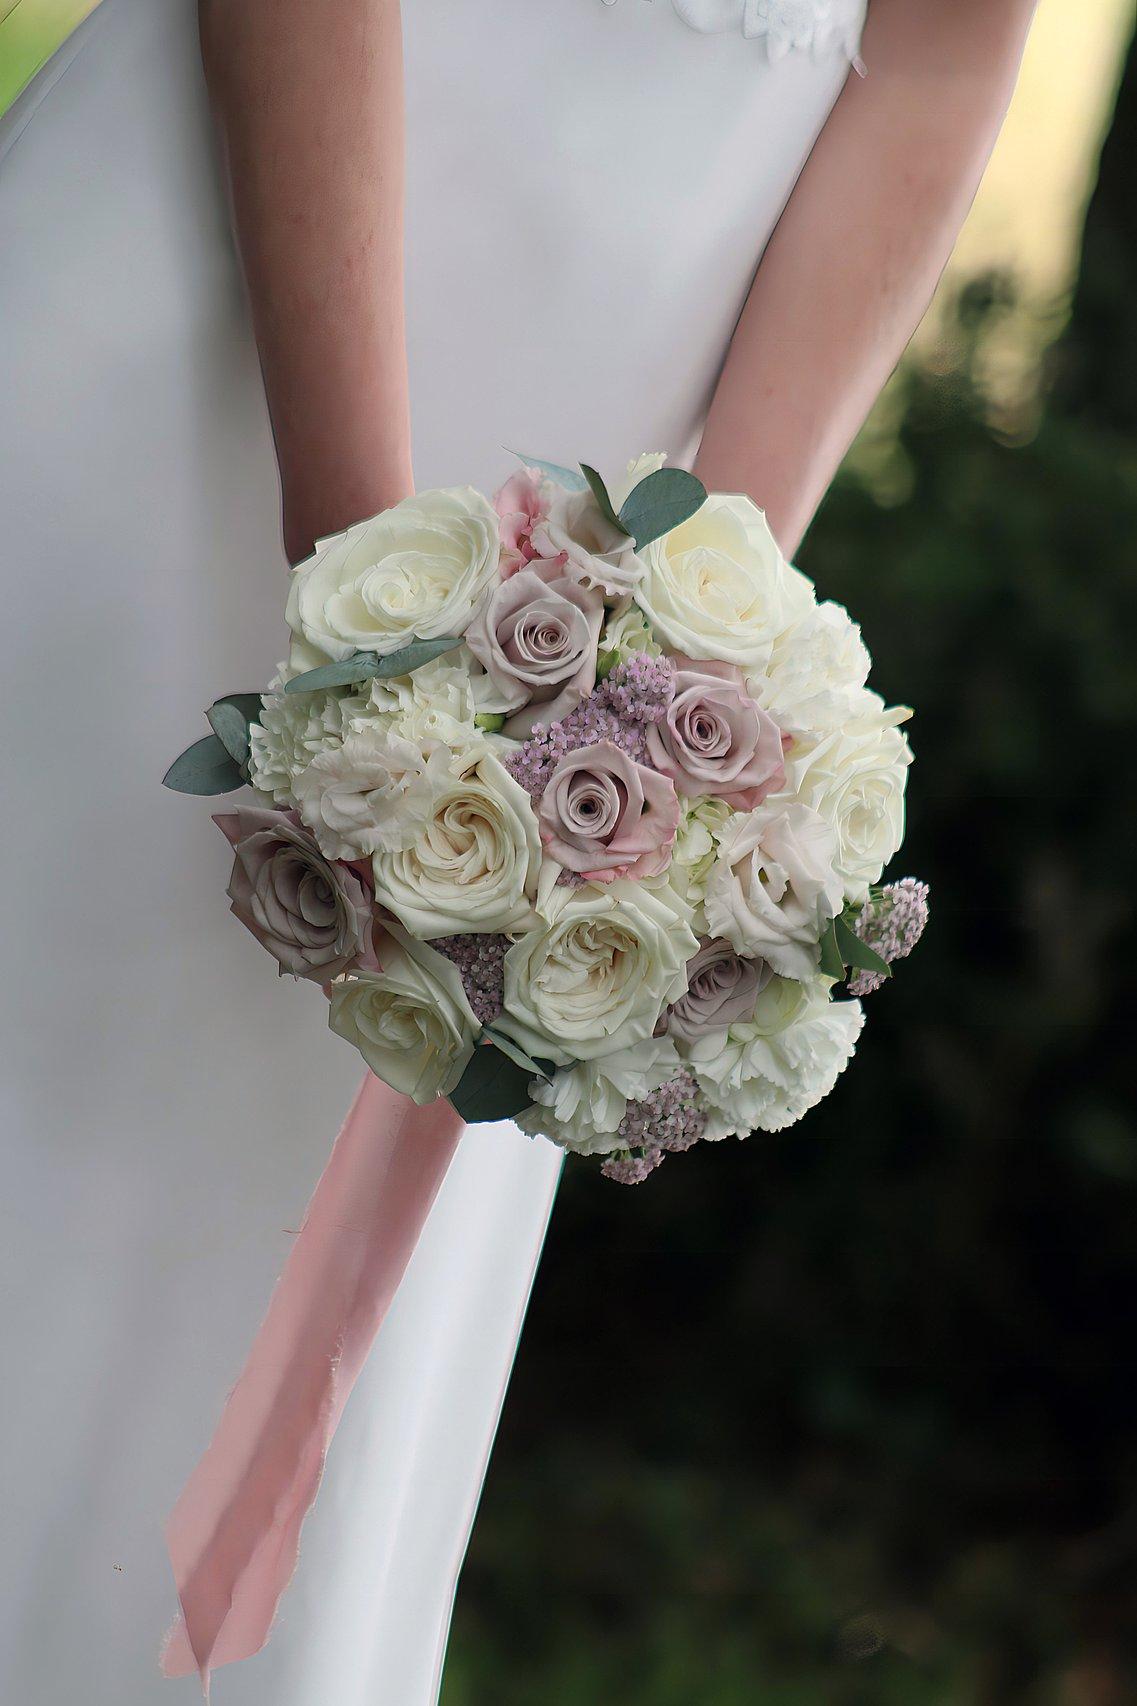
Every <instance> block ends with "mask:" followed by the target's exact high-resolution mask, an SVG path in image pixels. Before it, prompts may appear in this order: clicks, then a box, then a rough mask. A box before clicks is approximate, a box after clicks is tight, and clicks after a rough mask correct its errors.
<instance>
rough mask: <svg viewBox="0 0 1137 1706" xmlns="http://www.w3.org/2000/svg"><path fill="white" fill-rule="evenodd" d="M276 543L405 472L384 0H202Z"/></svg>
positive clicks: (397, 161) (391, 15) (324, 527)
mask: <svg viewBox="0 0 1137 1706" xmlns="http://www.w3.org/2000/svg"><path fill="white" fill-rule="evenodd" d="M200 12H201V31H202V50H203V57H204V61H205V67H206V76H207V79H208V82H209V88H210V94H211V97H212V101H213V106H214V110H215V113H216V116H217V122H218V127H219V130H220V134H221V139H222V145H223V151H224V157H225V164H226V168H227V171H228V176H229V182H230V187H231V193H232V200H233V212H234V218H235V221H236V226H237V232H238V237H239V241H240V247H241V254H242V257H243V260H244V265H245V271H246V275H247V278H248V284H249V292H250V296H251V299H252V307H253V321H254V326H255V330H256V337H257V345H258V348H259V350H260V356H261V365H262V367H263V370H264V378H265V390H266V392H267V395H268V403H269V411H270V414H271V417H272V425H273V432H274V435H275V438H276V447H277V458H278V461H279V464H280V475H281V485H282V490H283V502H284V534H285V547H286V549H287V551H288V554H289V556H290V558H292V559H293V560H294V561H295V560H296V559H298V558H299V557H301V556H304V555H306V554H307V552H308V551H309V550H310V549H311V547H312V544H313V541H314V540H315V539H316V538H318V537H319V536H320V535H321V534H324V533H328V532H331V531H334V530H336V529H338V528H341V527H343V526H345V525H346V524H347V523H349V522H352V521H356V520H358V519H359V518H360V517H361V516H364V515H371V514H374V513H375V512H376V511H377V510H379V509H382V508H383V507H385V506H386V505H387V504H390V503H393V502H396V501H397V500H398V499H399V498H401V497H404V496H405V495H406V493H407V492H408V491H410V489H411V484H412V475H411V458H410V427H409V409H408V403H407V374H406V355H405V337H404V317H403V276H402V270H403V269H402V260H403V91H402V46H401V39H400V17H399V4H398V0H352V4H351V5H344V4H343V0H201V4H200Z"/></svg>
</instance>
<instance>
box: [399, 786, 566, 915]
mask: <svg viewBox="0 0 1137 1706" xmlns="http://www.w3.org/2000/svg"><path fill="white" fill-rule="evenodd" d="M372 865H373V869H374V872H375V899H376V901H377V902H378V903H379V905H380V906H385V907H388V908H389V909H390V911H391V912H393V913H394V914H395V916H396V918H398V919H399V920H400V921H401V922H402V924H403V925H404V926H405V928H406V929H407V930H409V931H410V933H411V934H412V935H413V936H418V937H421V938H423V939H426V940H429V939H430V938H431V937H433V936H455V935H460V934H462V933H464V932H468V931H475V932H477V931H481V932H486V931H494V930H500V931H510V930H517V929H520V928H521V927H522V926H524V925H525V924H526V923H528V922H529V921H530V920H531V919H532V916H533V901H534V898H535V896H536V893H537V877H538V873H539V871H540V868H541V837H540V834H539V832H538V828H537V818H536V814H535V813H534V811H533V802H532V801H531V799H530V798H529V795H528V794H527V793H526V792H525V789H524V788H522V787H521V786H520V784H519V783H517V782H515V781H514V780H513V777H512V776H511V775H510V774H509V772H508V771H507V770H505V769H503V767H502V765H501V764H500V763H499V762H498V760H497V759H496V758H494V757H493V756H492V754H490V753H483V754H482V755H481V756H480V757H479V758H478V759H477V760H476V762H475V763H474V764H472V765H471V766H469V767H468V768H466V769H465V770H464V771H462V773H461V774H459V775H455V776H453V777H451V779H450V781H449V782H448V783H446V784H444V785H443V786H442V787H441V788H440V789H439V790H438V792H437V793H436V794H435V796H434V800H433V804H432V806H431V811H430V817H429V819H428V821H427V822H426V824H425V825H424V826H423V827H422V829H421V830H420V831H419V833H418V835H417V837H416V839H415V840H414V841H413V842H412V843H411V845H410V846H409V847H404V848H396V849H389V850H380V851H379V852H377V853H376V855H375V858H374V860H373V861H372Z"/></svg>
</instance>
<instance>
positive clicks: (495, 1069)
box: [449, 1045, 533, 1125]
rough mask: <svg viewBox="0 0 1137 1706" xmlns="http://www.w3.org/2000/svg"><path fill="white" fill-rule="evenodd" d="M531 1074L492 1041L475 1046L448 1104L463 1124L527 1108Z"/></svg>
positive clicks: (530, 1099) (507, 1114) (475, 1122)
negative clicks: (491, 1043) (460, 1117)
mask: <svg viewBox="0 0 1137 1706" xmlns="http://www.w3.org/2000/svg"><path fill="white" fill-rule="evenodd" d="M532 1078H533V1074H532V1072H530V1071H529V1069H528V1067H523V1066H518V1065H517V1064H516V1062H515V1061H512V1060H510V1059H509V1057H508V1056H507V1055H506V1054H505V1053H503V1051H502V1050H501V1049H499V1048H494V1047H493V1046H492V1045H490V1046H487V1047H485V1048H476V1049H475V1050H474V1054H473V1058H472V1059H471V1061H470V1064H469V1066H468V1067H467V1068H466V1070H465V1072H464V1073H463V1074H462V1076H461V1078H460V1079H459V1081H458V1084H457V1085H456V1086H455V1088H454V1089H453V1090H451V1092H450V1097H449V1100H450V1105H451V1107H453V1108H454V1109H455V1110H456V1111H457V1112H458V1113H459V1114H461V1116H462V1118H463V1119H464V1120H465V1121H466V1123H467V1125H477V1124H480V1123H481V1122H483V1121H487V1120H506V1119H510V1118H512V1116H513V1115H514V1114H519V1113H520V1112H521V1110H522V1109H523V1108H527V1107H528V1106H529V1104H530V1103H531V1102H532V1100H533V1098H532V1096H530V1094H529V1085H530V1082H531V1081H532Z"/></svg>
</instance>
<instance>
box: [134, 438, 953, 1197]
mask: <svg viewBox="0 0 1137 1706" xmlns="http://www.w3.org/2000/svg"><path fill="white" fill-rule="evenodd" d="M522 460H523V468H522V471H521V472H519V473H518V474H517V475H516V476H515V477H514V478H512V479H510V480H509V481H508V482H507V483H506V484H505V485H504V486H503V487H502V489H501V490H500V491H499V492H498V493H497V495H496V497H495V498H494V499H493V501H492V502H491V501H490V500H488V499H487V498H485V497H483V496H482V495H481V494H480V493H478V492H476V491H474V490H472V489H470V488H468V487H459V488H455V489H449V490H443V491H427V492H423V493H420V494H419V495H418V496H417V497H414V498H408V499H407V500H406V501H405V502H403V503H400V504H397V505H396V506H395V507H394V508H393V509H390V510H387V511H385V512H384V513H383V514H381V515H378V516H376V517H375V518H374V519H372V520H370V521H365V522H361V523H360V524H359V525H358V526H355V527H351V528H349V529H348V530H347V532H346V533H342V534H339V535H337V536H336V537H334V538H330V539H325V540H322V541H321V542H320V544H319V545H318V546H317V548H316V551H315V554H314V555H313V556H312V557H311V558H310V559H309V560H308V561H307V562H305V563H302V564H301V565H300V566H299V568H297V569H296V570H295V571H294V573H293V575H292V581H291V587H290V590H289V596H288V607H287V621H288V626H289V628H290V630H291V647H290V651H289V656H288V659H287V660H286V662H285V663H283V664H282V665H281V666H280V669H279V672H278V675H277V677H276V678H275V679H274V680H273V681H272V683H271V684H270V686H269V687H268V689H267V690H266V691H265V692H264V693H263V694H231V695H228V696H227V697H225V698H223V699H220V700H218V701H217V702H216V703H215V704H214V705H213V706H212V707H211V709H210V711H209V712H208V718H209V722H210V725H211V729H212V733H211V734H209V735H207V736H206V737H205V738H204V739H203V740H201V741H198V742H197V743H196V744H195V745H194V746H192V747H191V748H190V749H189V751H188V752H186V753H184V754H183V755H182V757H181V758H180V759H178V760H177V762H176V763H175V764H174V765H173V766H172V768H171V770H170V771H169V773H168V775H167V777H166V783H167V785H168V786H170V787H172V788H175V789H178V790H180V791H182V792H188V793H197V794H221V793H227V792H229V791H230V790H233V789H236V788H239V787H241V786H243V785H245V784H249V785H250V786H251V787H252V789H253V790H254V794H255V803H253V804H249V805H237V806H235V807H234V809H233V810H231V811H227V812H222V813H219V814H218V815H217V817H216V819H215V821H216V823H217V824H218V826H219V827H220V829H221V830H222V832H223V833H224V834H225V836H226V837H227V839H228V840H229V842H230V844H231V846H232V848H233V853H234V864H233V874H232V878H231V881H230V884H229V898H230V901H231V903H232V910H233V912H234V913H235V914H236V916H237V917H238V918H239V919H240V920H241V922H242V923H243V924H244V925H246V927H247V928H248V929H249V930H250V931H252V933H253V934H254V935H255V936H256V937H257V938H258V940H259V941H260V942H261V943H262V944H263V945H264V946H265V947H266V948H267V949H268V951H269V952H270V953H271V954H272V956H273V957H274V959H276V961H277V962H278V964H279V967H280V970H281V972H282V973H283V972H288V973H291V974H292V975H293V976H295V977H301V978H308V979H311V980H312V981H313V982H315V983H317V984H320V985H322V986H324V987H325V988H326V992H327V994H328V997H329V999H330V1013H331V1027H332V1029H333V1031H335V1032H336V1033H337V1034H338V1035H340V1036H342V1037H344V1038H346V1039H347V1040H348V1041H349V1042H351V1043H353V1044H354V1045H355V1047H356V1048H357V1049H358V1050H359V1052H360V1053H361V1054H362V1056H363V1058H364V1060H365V1061H366V1062H367V1064H368V1066H369V1067H370V1068H371V1070H372V1071H373V1072H374V1073H376V1074H377V1076H378V1077H380V1078H381V1079H383V1080H385V1081H386V1082H387V1083H388V1084H390V1085H392V1086H393V1087H394V1088H395V1089H397V1090H399V1091H402V1092H404V1093H405V1094H407V1095H408V1096H411V1097H412V1098H413V1099H414V1100H415V1101H416V1102H429V1101H433V1100H434V1099H435V1098H436V1097H438V1096H445V1097H448V1098H449V1099H450V1101H451V1102H452V1103H453V1104H454V1106H455V1108H457V1110H458V1111H459V1112H460V1113H461V1114H462V1115H463V1117H464V1118H465V1119H467V1120H468V1121H475V1120H491V1119H499V1118H504V1117H513V1118H516V1119H517V1120H518V1122H519V1123H520V1124H521V1125H522V1126H523V1127H524V1129H525V1130H527V1131H530V1132H543V1133H544V1134H545V1135H547V1136H548V1137H550V1138H552V1139H553V1140H554V1141H555V1142H557V1143H559V1144H561V1145H563V1146H564V1147H565V1148H566V1149H570V1150H573V1151H576V1152H577V1153H579V1154H583V1155H599V1156H603V1157H604V1158H605V1159H604V1164H603V1165H604V1171H605V1173H606V1174H608V1176H609V1177H611V1178H615V1179H618V1180H621V1181H624V1182H629V1183H632V1182H637V1181H638V1180H640V1179H642V1178H644V1177H646V1175H647V1174H648V1173H649V1172H650V1171H651V1170H652V1169H653V1168H654V1167H655V1166H657V1165H658V1164H659V1162H660V1161H661V1160H662V1159H663V1157H664V1155H665V1154H666V1153H668V1152H670V1151H675V1150H682V1149H687V1148H689V1147H690V1146H691V1145H692V1144H694V1143H696V1142H697V1141H698V1140H699V1139H700V1138H710V1139H714V1138H722V1137H727V1136H731V1135H734V1136H745V1135H746V1134H747V1133H748V1132H750V1131H751V1130H753V1129H755V1128H759V1129H763V1130H767V1131H777V1130H780V1129H781V1128H783V1127H785V1126H787V1125H790V1124H792V1123H793V1122H794V1121H796V1120H798V1119H800V1118H801V1117H802V1115H803V1114H804V1113H805V1112H806V1111H807V1110H808V1109H809V1108H811V1107H813V1106H814V1104H815V1103H817V1102H818V1101H820V1100H821V1098H822V1097H823V1096H825V1095H827V1094H828V1093H829V1091H830V1090H831V1089H832V1088H833V1085H834V1083H835V1082H836V1080H837V1077H838V1075H839V1074H840V1073H841V1071H842V1070H843V1069H844V1067H845V1066H846V1064H847V1063H848V1061H849V1059H850V1058H851V1056H852V1053H853V1050H854V1047H855V1045H856V1042H857V1038H858V1036H859V1033H860V1030H861V1026H862V1023H863V1010H862V1006H861V1001H860V999H859V997H861V996H863V995H866V994H868V993H869V992H870V991H871V990H873V989H875V988H876V987H878V986H879V985H880V983H881V982H882V981H883V980H884V979H885V977H887V976H888V975H889V970H890V962H892V961H895V960H897V959H900V958H902V957H903V956H904V955H905V954H907V953H908V952H909V951H910V949H911V948H912V946H913V944H914V943H915V941H916V940H917V938H918V936H919V934H920V932H921V930H922V928H923V925H924V922H925V920H926V916H927V889H926V887H925V885H923V884H922V883H918V882H915V881H913V880H912V879H910V878H909V879H906V880H904V881H902V882H899V883H891V884H888V885H886V886H884V887H881V886H880V882H881V877H882V874H883V872H884V868H885V866H886V865H887V863H888V861H889V860H890V859H891V858H892V856H893V855H894V854H895V853H896V852H897V851H898V849H899V847H900V844H901V840H902V837H903V830H904V787H905V779H906V772H907V767H908V764H909V763H910V760H911V753H910V750H909V747H908V744H907V741H906V740H905V738H904V735H903V734H902V733H901V730H900V724H901V723H903V722H904V721H905V719H906V718H907V717H908V715H909V712H908V711H906V710H903V709H889V708H887V707H886V706H885V704H884V702H883V701H882V700H881V699H880V697H879V696H878V695H877V694H875V693H874V692H872V691H871V690H870V689H869V688H868V686H867V685H866V682H867V678H868V672H869V662H870V660H869V655H868V653H867V651H866V649H865V647H864V645H863V643H862V641H861V637H860V633H859V630H858V629H857V627H856V626H855V625H854V623H853V622H852V621H851V620H850V618H849V616H848V615H847V614H846V612H845V611H844V610H843V609H842V608H841V607H840V606H838V605H836V604H832V603H819V602H818V601H817V598H816V596H815V593H814V589H813V586H812V585H811V583H810V582H809V581H808V580H807V579H806V578H805V576H804V575H802V574H800V573H799V572H798V571H797V570H796V569H794V568H792V567H791V566H790V565H789V564H787V563H786V562H785V560H784V559H783V557H782V556H781V553H780V552H779V550H778V547H777V545H776V543H775V541H774V539H773V536H772V535H771V533H770V530H769V528H768V526H767V525H766V521H765V518H764V516H763V514H762V512H761V511H760V510H759V509H757V508H756V507H755V506H754V504H753V503H751V502H750V500H749V499H747V498H743V497H732V496H723V495H712V496H708V495H707V493H706V491H705V489H704V488H703V486H702V485H701V484H700V482H699V481H698V480H697V479H695V478H694V476H692V475H691V474H688V473H685V472H684V471H683V470H681V469H673V468H665V467H663V466H662V463H663V457H662V456H651V457H641V458H640V459H639V461H638V462H636V463H633V464H632V465H631V466H630V467H629V468H628V470H627V472H626V474H625V476H624V477H623V479H621V480H620V481H619V482H616V483H614V484H612V485H611V486H607V485H605V483H604V481H603V480H602V478H601V477H600V475H599V474H597V473H596V472H595V470H593V469H591V468H589V467H582V471H581V472H580V473H579V474H578V473H576V472H575V471H570V470H569V469H565V468H560V467H557V466H556V465H554V464H551V463H545V462H536V461H531V460H529V459H528V458H525V459H522Z"/></svg>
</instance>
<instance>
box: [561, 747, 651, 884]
mask: <svg viewBox="0 0 1137 1706" xmlns="http://www.w3.org/2000/svg"><path fill="white" fill-rule="evenodd" d="M537 815H538V820H539V823H540V828H541V840H542V841H543V842H544V844H545V851H546V852H547V853H548V854H549V857H550V858H551V859H555V860H556V862H557V864H558V865H562V866H563V867H564V868H565V870H567V871H577V872H579V873H580V875H581V876H583V877H584V878H586V879H587V880H588V881H590V882H596V883H610V882H612V881H613V880H614V879H615V878H616V877H655V876H658V875H659V873H660V871H663V870H665V869H666V868H667V865H668V862H669V861H670V858H671V848H672V844H673V843H674V840H675V832H676V830H677V829H678V827H679V801H678V799H677V797H676V794H675V789H674V788H673V787H672V785H671V783H670V781H669V780H668V778H667V777H666V776H659V775H657V774H656V772H655V771H654V770H649V769H648V768H647V767H646V765H643V764H637V763H636V761H635V759H634V758H629V756H628V754H627V753H626V752H624V751H622V750H621V748H620V747H618V746H614V745H613V744H612V742H611V741H606V740H605V741H600V742H598V744H597V745H596V746H588V747H585V748H584V749H583V750H582V751H580V752H570V753H569V754H568V755H567V757H565V758H562V759H561V761H560V763H559V764H558V765H557V767H556V769H555V770H554V771H553V774H552V775H551V776H550V778H549V781H548V784H547V786H546V788H545V792H544V794H543V795H542V796H541V806H540V810H539V812H538V814H537Z"/></svg>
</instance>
